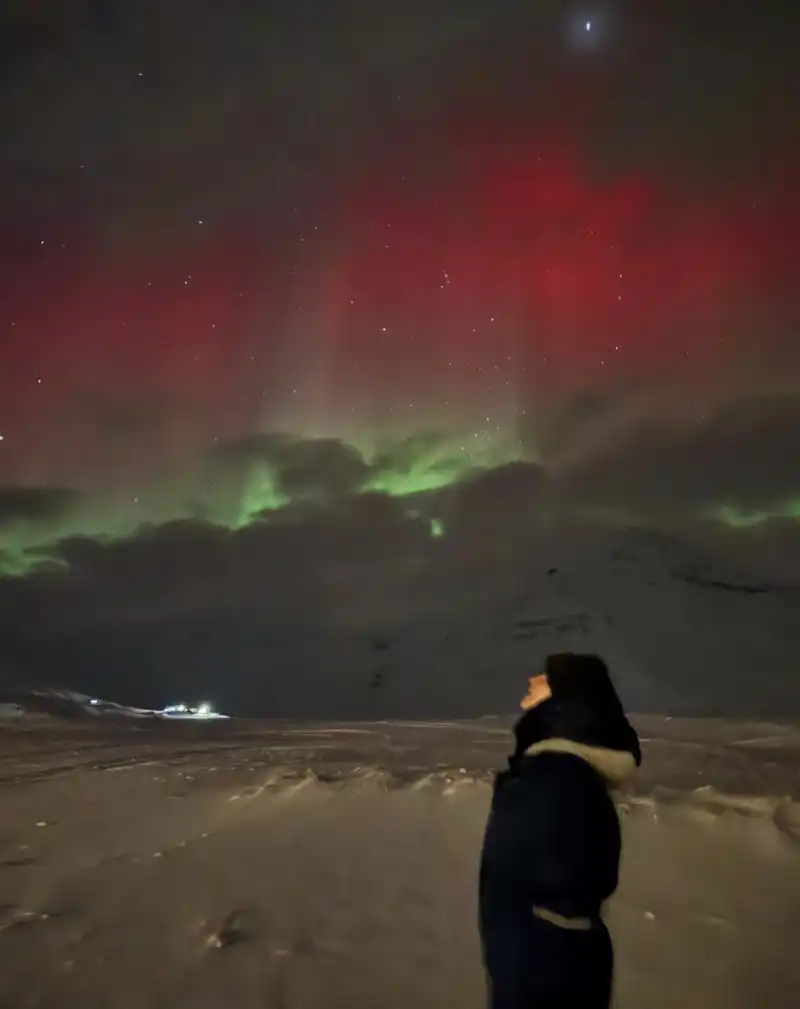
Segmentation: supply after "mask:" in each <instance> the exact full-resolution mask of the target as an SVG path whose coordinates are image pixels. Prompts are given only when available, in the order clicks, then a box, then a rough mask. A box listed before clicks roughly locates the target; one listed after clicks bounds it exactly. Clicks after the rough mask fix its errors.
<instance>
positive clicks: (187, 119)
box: [0, 0, 800, 581]
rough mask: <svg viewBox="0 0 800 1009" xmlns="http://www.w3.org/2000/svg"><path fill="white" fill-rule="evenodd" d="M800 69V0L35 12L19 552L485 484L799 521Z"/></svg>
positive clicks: (487, 497) (83, 6) (448, 504)
mask: <svg viewBox="0 0 800 1009" xmlns="http://www.w3.org/2000/svg"><path fill="white" fill-rule="evenodd" d="M798 51H800V8H798V5H797V3H796V2H794V0H790V2H787V3H779V2H778V0H764V2H763V3H759V4H756V3H753V2H744V0H703V2H702V3H700V2H698V0H635V2H634V0H630V2H627V3H625V2H622V0H619V2H613V0H607V2H603V0H598V2H597V3H591V2H589V3H587V4H581V3H578V2H576V3H570V2H567V0H564V2H559V3H556V2H548V0H542V2H536V3H534V2H531V0H503V2H502V3H500V2H498V0H405V2H395V0H382V2H376V0H338V2H335V3H334V2H331V0H284V2H270V0H226V2H225V3H212V2H210V0H191V2H190V0H170V2H169V3H164V2H162V0H128V2H126V0H71V2H70V3H68V4H66V3H61V2H57V0H52V2H50V0H40V2H33V0H28V2H24V0H6V2H5V3H3V4H2V10H1V11H0V89H1V90H0V124H1V125H0V259H1V260H2V270H0V437H1V438H2V440H1V441H0V563H1V564H2V571H3V572H4V574H5V575H7V576H9V577H11V578H12V579H15V580H17V579H18V577H19V576H20V575H22V574H27V575H28V576H31V575H34V576H35V574H36V572H37V571H38V570H39V569H42V575H43V577H47V576H48V575H47V572H48V571H50V570H51V569H52V568H53V567H54V565H55V566H56V567H57V568H58V570H60V571H61V572H62V577H65V576H66V575H65V574H64V572H69V571H70V570H71V565H72V561H71V560H70V558H72V557H73V556H75V554H76V551H77V552H78V553H80V550H84V551H85V550H86V549H88V546H89V541H90V540H91V541H95V543H96V544H97V549H101V548H102V550H107V551H111V552H112V553H113V551H114V550H121V549H123V548H125V549H126V550H127V549H128V547H130V546H131V544H134V545H135V543H136V542H137V541H138V540H139V539H141V538H142V537H150V538H151V539H150V540H148V542H149V543H150V544H151V548H152V542H151V541H152V536H153V535H155V533H154V531H153V528H152V527H153V526H154V525H155V526H160V525H164V524H168V525H167V528H168V530H173V531H174V530H177V531H178V532H176V535H178V533H180V535H186V529H187V528H188V527H189V526H192V528H196V527H197V526H198V525H200V524H204V527H206V531H207V534H208V535H210V533H208V530H207V526H208V525H209V524H211V525H213V526H214V527H215V528H216V527H220V529H221V530H222V532H224V531H225V530H233V531H236V530H240V531H241V530H243V529H245V528H246V527H248V526H250V525H252V524H253V523H257V524H259V526H260V527H262V528H267V527H270V526H272V527H274V526H275V525H276V523H277V524H279V525H280V524H281V523H284V524H285V523H286V522H288V521H291V522H292V523H294V524H297V523H300V524H302V523H303V522H317V521H318V520H319V516H320V514H321V512H323V511H324V512H326V514H329V515H334V514H335V515H337V516H339V517H340V518H341V517H342V516H344V518H343V519H342V521H345V519H346V521H348V522H352V521H353V516H354V515H355V516H356V518H357V517H358V516H359V515H362V512H359V511H358V509H359V508H362V509H363V514H367V513H368V515H369V517H370V521H371V522H377V523H380V522H384V521H385V522H386V523H390V524H391V523H397V522H401V521H403V520H405V519H407V520H408V521H409V522H417V521H419V520H420V516H422V518H423V519H424V522H425V523H426V524H427V529H428V532H429V534H430V535H433V536H441V535H442V534H444V536H445V537H446V536H447V535H448V533H449V532H450V531H451V530H452V529H455V525H454V523H453V521H451V516H452V514H454V513H453V508H454V507H455V505H454V504H453V502H454V501H460V500H461V499H462V498H465V499H466V500H468V502H469V501H471V502H472V505H469V506H467V505H465V508H466V509H467V511H469V509H470V507H471V508H472V512H471V514H473V513H474V514H476V515H477V516H478V518H479V519H480V520H481V521H480V522H479V523H478V524H479V525H481V522H482V523H483V525H482V526H481V528H483V527H484V526H486V527H489V528H491V527H492V520H491V519H492V514H493V513H492V511H491V509H492V508H493V507H495V506H497V507H498V508H499V511H498V512H497V521H498V523H500V522H505V521H506V520H507V519H508V515H507V514H506V512H504V511H503V508H506V510H507V509H508V507H509V504H508V502H509V501H512V500H513V501H520V500H524V502H525V505H524V507H521V508H520V509H519V510H518V512H515V517H514V521H515V522H518V521H525V516H527V515H528V514H531V513H532V512H535V511H536V509H537V508H545V507H547V508H548V509H556V510H561V511H565V512H566V511H568V512H570V513H571V514H583V513H586V514H590V515H592V516H593V517H595V518H596V517H597V516H605V517H607V518H609V519H610V520H613V521H615V522H621V523H628V522H638V523H651V524H656V525H657V524H661V525H668V524H672V525H675V524H676V523H677V524H678V525H680V524H681V523H683V524H687V523H692V522H701V523H706V524H707V527H708V528H709V529H710V528H711V527H714V526H719V527H720V529H722V528H723V527H725V528H727V529H728V530H734V532H732V533H731V535H736V536H738V535H741V536H745V535H751V533H752V530H753V529H754V528H756V527H759V526H769V527H770V528H771V529H773V530H775V529H778V530H779V531H780V535H781V536H783V535H786V536H789V535H792V534H794V532H796V517H797V516H798V515H800V338H799V337H800V284H799V283H798V278H799V277H800V238H798V235H800V199H799V198H798V197H800V181H799V180H800V127H799V125H798V124H800V64H798V61H797V52H798ZM485 486H490V487H491V488H492V490H491V493H488V494H484V495H483V496H482V494H483V492H482V491H481V490H480V487H483V488H485ZM476 487H478V488H479V489H478V490H476ZM516 492H519V494H517V496H516V497H515V493H516ZM520 495H521V498H520ZM362 499H363V500H362ZM359 502H360V503H359ZM475 502H477V503H475ZM487 502H488V503H487ZM473 506H474V507H473ZM448 508H449V509H450V511H449V512H448V511H447V509H448ZM462 511H463V509H462ZM503 516H505V518H503ZM476 521H478V519H477V518H476ZM142 527H144V528H145V531H144V532H143V531H142ZM393 528H394V526H393ZM181 530H182V532H181ZM214 535H216V534H214ZM214 542H215V543H216V540H215V541H214ZM198 549H199V548H198ZM151 552H152V550H151ZM81 556H82V555H81ZM92 556H94V554H93V555H92ZM126 556H128V554H127V553H126ZM154 565H155V566H154V570H157V569H158V565H157V564H155V562H154ZM28 580H29V581H30V578H29V579H28Z"/></svg>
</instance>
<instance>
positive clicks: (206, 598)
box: [17, 529, 800, 718]
mask: <svg viewBox="0 0 800 1009" xmlns="http://www.w3.org/2000/svg"><path fill="white" fill-rule="evenodd" d="M240 562H241V558H240ZM243 563H244V566H243V567H236V568H235V569H230V568H228V569H226V570H225V572H224V576H225V577H224V581H223V582H221V579H220V574H219V571H220V569H219V567H217V568H216V569H215V570H213V571H211V572H208V573H203V571H202V570H200V571H198V572H193V573H192V578H191V583H190V592H187V593H186V594H185V595H181V592H180V584H179V583H176V579H175V578H173V580H172V582H170V583H169V587H168V588H165V589H164V590H163V591H158V590H153V591H152V592H151V594H150V595H149V596H148V597H147V599H146V600H145V604H140V603H139V602H137V604H136V606H135V607H130V606H123V605H120V606H119V607H117V608H114V607H110V606H105V607H103V608H102V609H97V608H95V606H94V600H96V599H98V598H101V599H103V598H105V597H107V598H111V596H112V593H110V592H109V593H107V594H106V596H105V597H104V593H103V581H102V579H103V577H105V576H104V574H103V571H98V573H97V575H96V576H94V577H93V578H92V579H88V578H87V576H86V574H84V576H83V580H82V584H84V585H86V584H89V585H90V586H91V602H89V601H87V602H82V600H81V596H80V592H81V588H80V585H76V584H73V583H71V582H70V581H69V580H68V579H67V580H65V581H64V582H63V584H62V583H58V582H56V583H54V586H55V587H51V589H50V595H48V596H46V597H44V596H43V597H42V598H44V599H46V601H47V606H46V608H45V607H42V609H41V610H40V613H39V615H38V619H37V623H36V625H35V627H31V629H30V631H29V632H28V633H27V634H25V633H23V634H21V635H19V638H18V648H17V651H18V652H19V653H20V654H21V656H22V658H23V660H24V664H25V665H26V666H27V667H30V668H35V669H36V670H37V671H38V673H39V676H40V678H43V679H44V680H45V682H48V683H56V684H57V685H59V686H61V685H63V686H68V687H78V688H80V689H81V690H82V691H84V692H86V693H89V692H90V691H95V690H96V691H97V693H98V695H99V696H109V695H110V696H114V697H117V698H118V699H121V700H128V701H130V702H131V703H134V704H137V703H149V704H151V705H153V706H154V707H155V706H158V705H159V704H163V703H164V702H165V701H168V700H171V699H174V698H176V697H177V698H180V697H185V696H192V697H193V696H197V695H198V694H202V695H204V696H207V697H208V699H210V700H212V701H214V702H215V703H216V704H217V705H219V706H220V707H221V708H222V709H223V710H232V711H234V712H238V713H242V714H251V713H252V714H253V715H257V716H275V717H312V718H383V717H387V718H391V717H415V718H425V717H473V716H479V715H483V714H487V713H499V712H504V711H509V710H513V709H514V707H515V705H516V702H517V698H518V696H519V693H520V689H521V685H522V684H523V683H524V680H525V678H526V677H527V676H528V675H530V673H531V671H532V670H535V669H536V668H538V667H539V665H540V663H541V662H542V661H543V659H544V657H545V656H546V655H547V654H548V653H550V652H554V651H563V650H581V651H593V652H597V653H599V654H601V655H603V656H604V657H605V658H606V659H607V661H608V662H609V664H610V666H611V668H612V671H613V672H614V674H615V676H616V679H617V681H618V683H619V686H620V690H621V693H622V695H623V698H624V700H625V703H626V704H627V705H628V706H629V707H630V708H631V709H633V710H638V711H656V712H666V713H673V714H719V715H731V716H739V717H747V716H752V717H762V716H763V717H776V716H780V715H785V716H787V717H789V716H793V715H796V714H798V713H800V675H798V672H797V663H796V659H795V657H796V656H797V655H798V654H800V620H798V614H800V591H798V590H796V589H792V588H787V587H785V586H771V585H769V584H767V583H765V582H763V581H762V580H760V579H758V578H753V577H750V576H748V575H747V574H746V573H743V572H741V571H738V570H735V569H734V568H733V567H730V569H729V566H728V565H726V564H725V563H723V562H721V561H719V560H716V559H713V558H711V557H709V556H706V555H705V554H704V553H703V552H702V551H699V550H696V549H694V548H692V547H689V546H688V545H687V544H686V543H684V542H683V541H682V540H680V539H677V538H675V537H671V536H666V535H663V534H656V533H653V532H650V531H647V530H641V529H627V530H621V531H615V532H608V530H605V531H603V532H602V533H600V532H598V531H597V530H591V529H582V530H578V531H576V530H562V531H561V532H558V531H555V530H552V531H549V532H548V533H547V534H546V535H545V534H540V535H538V536H537V537H536V538H535V539H532V538H529V539H526V540H524V541H522V540H519V541H516V542H514V543H513V544H510V545H509V544H507V545H506V546H505V547H504V548H500V547H498V546H497V544H496V542H493V543H490V544H487V546H486V548H485V549H482V548H480V547H475V546H474V545H473V547H472V548H471V549H465V548H464V547H463V546H462V545H461V544H459V543H458V542H457V541H456V540H452V541H451V540H448V538H447V537H444V538H443V539H440V540H435V541H430V542H429V544H428V545H427V547H426V548H425V549H423V550H420V551H419V552H418V553H417V554H415V555H413V556H412V555H408V554H407V553H405V554H403V555H402V556H398V557H394V558H389V559H388V560H387V559H386V557H385V556H384V557H379V558H376V559H374V560H365V559H363V558H362V559H360V560H358V561H352V562H351V561H347V562H344V561H343V560H342V558H341V557H338V558H336V559H331V558H321V559H320V560H319V562H318V563H316V565H315V566H314V567H313V569H310V568H309V569H307V570H304V572H303V579H302V580H301V581H297V582H292V581H291V579H290V577H289V576H286V577H283V578H278V577H277V575H275V576H272V577H271V575H270V568H269V567H268V566H267V565H266V564H265V561H264V558H263V557H260V556H259V555H258V553H257V552H256V551H253V552H252V559H251V558H250V555H249V554H248V556H247V558H246V559H245V561H244V562H243ZM272 570H274V569H272ZM115 584H116V583H115ZM176 584H177V587H176ZM59 593H61V595H59ZM87 599H88V597H87ZM62 602H63V605H62ZM42 612H46V614H48V616H46V617H42V616H41V613H42ZM19 640H21V645H20V644H19ZM109 670H113V671H114V672H113V676H112V675H111V674H109V672H108V671H109ZM120 683H126V684H129V685H130V686H129V688H128V689H127V692H126V693H124V694H123V695H122V696H120V693H119V684H120Z"/></svg>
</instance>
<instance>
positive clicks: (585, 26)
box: [583, 21, 592, 32]
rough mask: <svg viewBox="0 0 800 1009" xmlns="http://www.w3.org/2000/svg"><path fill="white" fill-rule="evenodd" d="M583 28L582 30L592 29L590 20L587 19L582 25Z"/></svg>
mask: <svg viewBox="0 0 800 1009" xmlns="http://www.w3.org/2000/svg"><path fill="white" fill-rule="evenodd" d="M583 29H584V31H587V32H590V31H591V30H592V22H591V21H587V22H586V24H585V25H584V26H583Z"/></svg>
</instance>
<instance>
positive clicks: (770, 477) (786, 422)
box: [560, 395, 800, 517]
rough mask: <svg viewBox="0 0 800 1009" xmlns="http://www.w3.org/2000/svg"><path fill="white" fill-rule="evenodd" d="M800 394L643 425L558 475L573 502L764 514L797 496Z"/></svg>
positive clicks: (661, 511) (654, 510)
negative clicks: (701, 416)
mask: <svg viewBox="0 0 800 1009" xmlns="http://www.w3.org/2000/svg"><path fill="white" fill-rule="evenodd" d="M798 432H800V396H796V395H794V396H789V395H787V396H783V397H769V398H767V397H765V398H760V399H750V400H743V401H739V402H734V403H730V404H726V405H724V406H721V407H719V408H718V409H716V410H714V411H711V412H710V413H709V415H708V416H707V417H706V418H704V419H701V420H697V421H694V422H689V421H683V422H680V421H677V420H674V419H670V420H667V421H663V422H659V421H658V420H649V421H642V422H640V423H639V424H638V425H637V426H632V427H629V428H628V429H627V430H626V431H625V432H619V433H618V435H617V436H616V437H615V438H614V439H613V440H612V441H611V443H610V444H607V446H606V447H605V450H604V451H597V452H595V453H593V454H592V456H591V457H589V458H587V459H586V460H584V461H583V462H582V463H580V464H579V465H576V466H575V467H574V468H573V469H571V470H570V471H568V472H567V473H565V474H564V475H563V478H562V480H561V482H560V488H561V490H562V491H565V492H566V494H567V496H568V497H569V498H570V499H572V500H573V501H577V502H582V503H585V504H591V505H601V506H606V505H607V506H611V507H619V508H631V509H637V510H639V511H641V512H643V513H644V514H646V515H650V516H651V517H652V516H664V515H669V514H675V513H682V512H686V511H688V510H697V509H703V508H713V507H717V506H729V507H734V508H741V509H752V510H762V509H763V510H768V509H770V508H771V507H774V506H777V505H782V504H784V503H785V502H786V501H787V500H788V499H790V498H792V497H795V496H800V495H799V493H798V492H800V437H798Z"/></svg>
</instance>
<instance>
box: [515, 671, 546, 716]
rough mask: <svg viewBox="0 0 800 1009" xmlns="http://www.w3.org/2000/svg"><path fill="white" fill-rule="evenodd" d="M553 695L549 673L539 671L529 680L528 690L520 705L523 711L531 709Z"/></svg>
mask: <svg viewBox="0 0 800 1009" xmlns="http://www.w3.org/2000/svg"><path fill="white" fill-rule="evenodd" d="M552 696H553V692H552V690H551V689H550V683H549V682H548V679H547V673H537V674H536V675H534V676H531V678H530V679H529V680H528V692H527V694H525V696H524V697H523V698H522V700H521V701H520V702H519V706H520V707H521V708H522V709H523V711H530V709H531V708H535V707H537V705H539V704H541V703H542V701H546V700H547V699H548V698H550V697H552Z"/></svg>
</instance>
